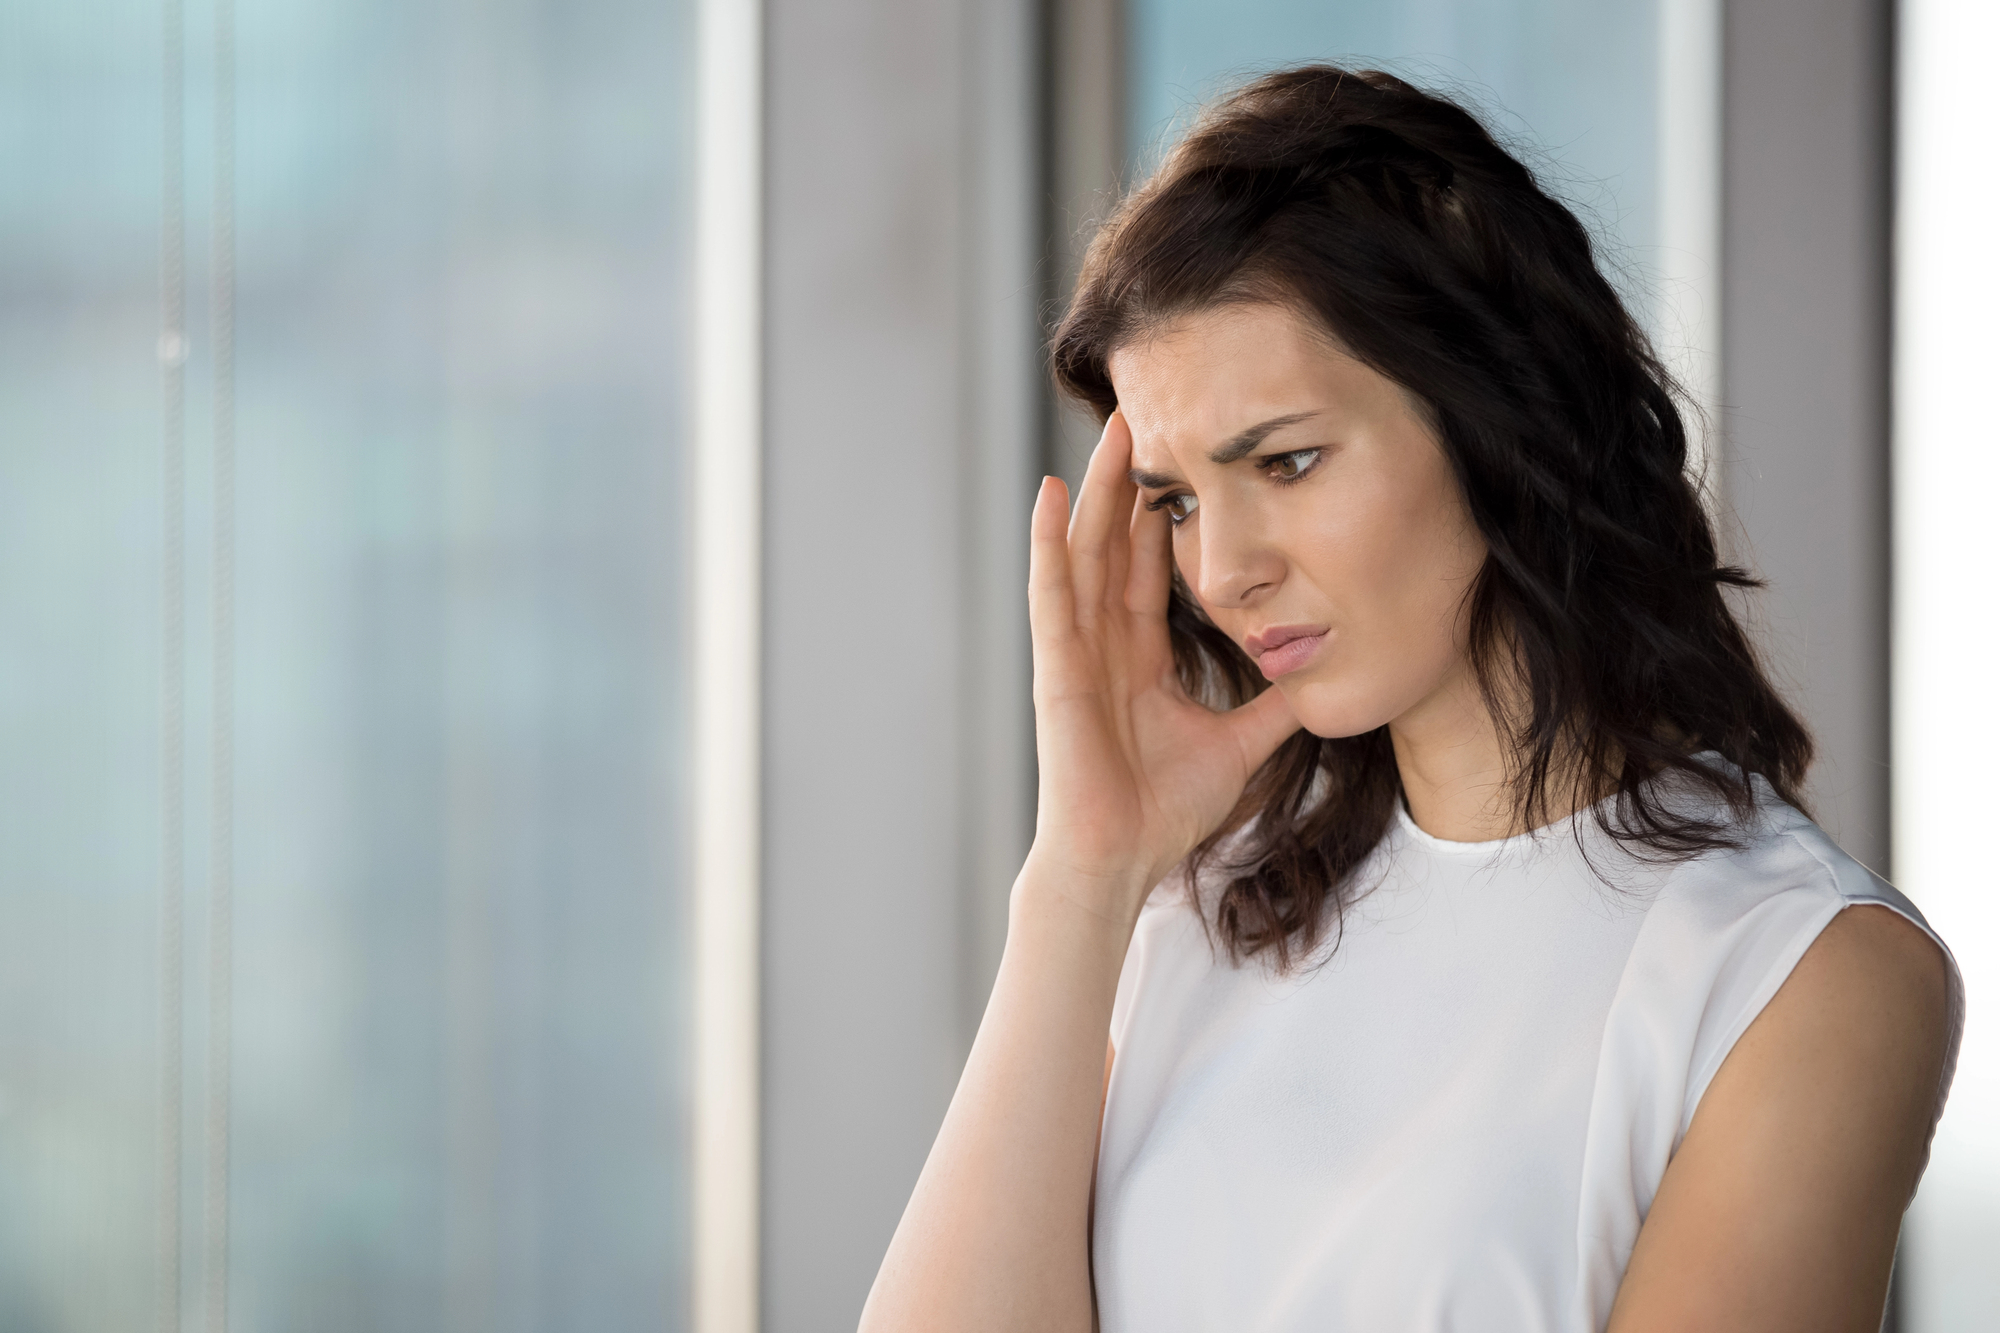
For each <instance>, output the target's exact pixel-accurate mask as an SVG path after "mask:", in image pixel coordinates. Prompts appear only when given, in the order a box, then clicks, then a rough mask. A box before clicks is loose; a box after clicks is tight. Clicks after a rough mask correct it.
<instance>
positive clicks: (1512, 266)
mask: <svg viewBox="0 0 2000 1333" xmlns="http://www.w3.org/2000/svg"><path fill="white" fill-rule="evenodd" d="M1249 302H1276V303H1281V304H1284V305H1287V306H1289V307H1291V308H1293V309H1294V310H1295V311H1297V312H1299V313H1300V314H1301V315H1303V316H1304V317H1306V318H1307V319H1308V320H1309V321H1310V322H1312V323H1314V324H1315V325H1316V326H1317V327H1318V328H1320V329H1321V330H1323V331H1324V332H1326V333H1327V334H1330V335H1331V337H1332V338H1333V340H1334V341H1335V342H1337V343H1338V344H1339V345H1340V346H1341V347H1342V348H1344V349H1345V350H1346V351H1347V352H1349V353H1350V354H1352V355H1353V356H1355V357H1357V358H1358V359H1360V360H1361V361H1362V362H1364V363H1365V364H1367V365H1369V366H1371V367H1372V368H1373V369H1375V370H1376V371H1378V372H1379V373H1381V374H1382V375H1384V376H1386V377H1388V378H1389V379H1391V380H1394V381H1395V382H1396V383H1397V384H1399V385H1401V386H1402V387H1403V388H1404V389H1405V390H1406V391H1407V392H1409V393H1410V394H1412V395H1413V396H1414V397H1415V399H1416V400H1417V401H1418V402H1419V403H1420V404H1421V405H1422V407H1423V409H1424V411H1425V412H1426V414H1427V415H1428V418H1429V421H1430V424H1431V425H1432V427H1433V429H1434V431H1435V433H1436V435H1437V438H1438V440H1439V441H1440V443H1441V444H1442V446H1443V449H1444V452H1445V455H1446V457H1447V458H1448V459H1449V460H1450V464H1451V467H1452V470H1453V472H1454V473H1455V475H1456V477H1457V479H1458V484H1459V486H1460V488H1461V489H1462V491H1463V494H1464V497H1465V501H1466V504H1467V506H1468V507H1469V509H1470V512H1471V515H1472V518H1473V520H1474V522H1476V523H1477V524H1478V526H1479V530H1480V532H1481V533H1483V534H1484V536H1485V538H1486V544H1487V548H1488V552H1489V553H1488V555H1487V558H1486V562H1485V566H1484V568H1483V569H1482V570H1481V571H1480V572H1479V575H1478V576H1477V578H1476V579H1475V580H1474V582H1473V584H1472V586H1471V588H1470V590H1469V593H1468V597H1469V599H1470V605H1469V607H1468V615H1469V625H1470V651H1471V654H1472V660H1473V663H1474V665H1475V666H1476V668H1477V670H1478V675H1479V681H1480V686H1481V689H1482V690H1483V691H1484V693H1485V697H1486V700H1487V703H1488V705H1489V707H1490V708H1492V710H1493V713H1494V716H1495V718H1496V720H1497V721H1498V722H1499V723H1500V725H1501V727H1502V733H1503V735H1505V736H1507V737H1509V739H1510V741H1511V764H1510V767H1511V772H1510V778H1511V790H1512V791H1513V793H1514V798H1515V800H1516V802H1517V807H1518V808H1517V817H1518V819H1519V823H1520V827H1522V828H1535V827H1538V826H1540V825H1543V824H1546V823H1548V822H1549V820H1548V818H1547V816H1548V815H1549V814H1551V813H1552V812H1557V811H1560V810H1563V809H1567V808H1579V807H1582V806H1585V805H1592V806H1593V810H1594V817H1595V819H1596V821H1597V823H1598V825H1599V826H1600V827H1602V828H1603V829H1604V830H1605V831H1606V832H1607V833H1609V834H1611V835H1612V836H1613V837H1615V838H1616V839H1618V840H1619V842H1620V843H1622V844H1623V845H1625V846H1627V847H1629V848H1632V849H1634V850H1635V851H1638V852H1639V853H1640V854H1641V855H1647V856H1651V857H1656V858H1667V859H1678V858H1682V857H1688V856H1693V855H1696V854H1699V853H1701V852H1703V851H1708V850H1711V849H1714V848H1718V847H1727V846H1732V845H1735V842H1736V839H1737V838H1738V837H1739V836H1740V835H1739V833H1738V831H1737V830H1738V829H1739V827H1740V821H1741V819H1742V818H1743V817H1745V816H1747V815H1748V814H1749V812H1750V810H1751V808H1752V806H1753V804H1754V794H1753V791H1752V787H1751V777H1750V775H1752V774H1761V775H1762V776H1763V777H1764V778H1765V780H1767V781H1768V782H1769V783H1770V785H1771V787H1772V788H1773V789H1774V790H1775V791H1776V793H1777V795H1778V796H1779V797H1780V798H1781V799H1783V800H1785V801H1788V802H1790V803H1791V804H1793V805H1800V804H1801V801H1800V792H1799V788H1800V784H1801V782H1802V780H1803V778H1804V775H1805V771H1806V768H1807V766H1808V764H1809V763H1810V762H1811V759H1812V740H1811V738H1810V736H1809V735H1808V734H1807V732H1806V729H1805V727H1804V726H1803V725H1802V724H1801V722H1800V721H1799V719H1798V717H1797V716H1796V715H1794V714H1793V712H1792V711H1791V709H1789V708H1788V707H1787V706H1786V705H1785V703H1784V701H1783V700H1782V699H1781V698H1780V697H1779V695H1778V692H1777V691H1776V690H1775V689H1773V688H1772V686H1771V683H1770V682H1769V680H1767V679H1766V677H1765V674H1764V671H1763V669H1762V667H1761V666H1760V664H1759V662H1758V658H1757V654H1756V652H1755V651H1754V649H1753V648H1752V646H1751V643H1750V641H1749V639H1748V637H1747V636H1746V635H1745V633H1744V631H1743V629H1742V627H1741V625H1739V624H1738V622H1737V620H1736V618H1735V617H1734V616H1733V615H1732V614H1731V612H1730V609H1729V607H1728V605H1727V604H1726V603H1725V601H1724V598H1723V589H1724V588H1725V587H1736V588H1752V587H1757V586H1760V585H1759V583H1758V581H1757V580H1756V579H1754V578H1752V577H1751V576H1750V575H1749V574H1748V573H1746V572H1745V571H1744V570H1742V569H1740V568H1736V567H1733V566H1729V565H1724V564H1721V563H1720V562H1719V561H1718V558H1717V552H1716V540H1715V534H1714V531H1713V529H1712V527H1711V525H1710V522H1709V516H1708V513H1707V511H1706V510H1705V509H1704V508H1703V505H1702V501H1701V496H1700V493H1699V489H1698V485H1697V483H1696V481H1695V480H1694V479H1692V478H1690V476H1689V474H1688V434H1687V428H1686V426H1685V425H1684V423H1683V420H1682V413H1681V404H1682V400H1683V398H1684V395H1683V394H1682V393H1681V391H1680V389H1679V388H1678V386H1677V385H1676V384H1675V383H1674V381H1673V379H1672V377H1671V376H1670V375H1669V374H1668V373H1667V371H1666V369H1665V368H1664V367H1663V366H1662V365H1661V363H1660V360H1659V358H1658V356H1657V355H1656V354H1655V353H1654V351H1653V349H1652V347H1651V345H1650V344H1649V342H1648V340H1647V338H1646V335H1645V334H1644V333H1643V332H1642V331H1641V330H1640V328H1639V326H1638V324H1637V323H1636V322H1635V321H1634V320H1633V318H1632V316H1631V315H1630V314H1629V313H1627V311H1626V310H1625V307H1624V305H1623V304H1622V303H1621V302H1620V300H1619V298H1618V295H1617V293H1616V292H1615V291H1614V290H1613V289H1612V286H1611V284H1610V283H1609V282H1608V281H1606V279H1605V278H1604V276H1603V274H1602V273H1600V272H1599V271H1598V268H1597V265H1596V263H1595V261H1594V259H1593V256H1592V247H1591V241H1590V236H1589V233H1588V232H1587V231H1586V230H1585V228H1584V227H1583V225H1582V224H1581V223H1580V222H1578V220H1577V219H1576V217H1575V216H1574V215H1573V214H1572V213H1571V212H1570V211H1569V209H1567V208H1565V207H1564V206H1563V205H1562V204H1561V203H1559V202H1557V200H1556V199H1555V198H1553V197H1552V196H1551V195H1550V194H1549V193H1547V192H1546V191H1544V190H1543V189H1542V188H1541V187H1540V186H1539V185H1538V184H1537V183H1536V181H1535V178H1534V176H1533V175H1532V174H1531V173H1530V172H1529V171H1528V169H1527V168H1526V167H1524V166H1523V165H1522V164H1521V163H1520V162H1519V161H1517V160H1516V159H1515V158H1514V157H1512V156H1510V155H1509V154H1508V153H1507V152H1506V151H1505V150H1504V149H1502V148H1501V147H1500V146H1499V144H1497V143H1496V142H1495V141H1494V139H1493V137H1492V136H1491V135H1490V134H1488V133H1487V131H1486V130H1485V129H1484V128H1483V127H1482V126H1481V125H1480V123H1479V122H1478V121H1477V120H1475V119H1474V118H1473V117H1472V116H1471V115H1469V114H1467V113H1466V112H1465V111H1464V110H1462V109H1461V108H1459V107H1458V106H1456V105H1454V104H1452V103H1451V102H1448V101H1445V100H1443V99H1442V98H1438V97H1434V96H1430V95H1428V94H1426V93H1423V92H1420V91H1418V90H1417V89H1415V88H1413V87H1411V86H1410V85H1409V84H1407V83H1404V82H1403V81H1402V80H1400V79H1397V78H1394V77H1392V76H1390V75H1387V74H1381V73H1376V72H1373V71H1359V72H1357V71H1351V70H1343V69H1337V68H1334V67H1332V66H1328V65H1310V66H1305V67H1303V68H1297V69H1289V70H1284V71H1281V72H1278V73H1274V74H1270V75H1268V76H1266V77H1263V78H1260V79H1258V80H1256V81H1255V82H1253V83H1251V84H1249V85H1248V86H1247V87H1245V88H1243V89H1241V90H1240V91H1238V92H1236V93H1235V94H1233V95H1231V96H1229V97H1227V98H1225V99H1223V100H1222V101H1220V102H1219V103H1217V104H1216V105H1214V106H1213V107H1211V108H1210V109H1209V110H1208V111H1207V112H1206V113H1205V114H1204V115H1203V116H1202V118H1201V119H1200V120H1199V121H1198V122H1197V123H1196V124H1195V125H1194V127H1193V129H1192V130H1191V131H1190V132H1189V133H1188V134H1187V136H1186V137H1185V138H1184V139H1182V140H1181V142H1180V143H1179V144H1178V146H1176V147H1175V148H1174V149H1173V151H1172V152H1171V153H1170V154H1169V155H1168V157H1167V158H1166V160H1165V162H1164V163H1163V164H1162V165H1161V166H1160V168H1159V170H1158V171H1156V172H1155V173H1154V174H1153V176H1152V177H1151V178H1150V179H1148V180H1146V181H1145V182H1143V183H1142V184H1140V185H1139V186H1137V187H1136V188H1135V189H1134V190H1132V192H1131V193H1130V194H1129V195H1128V196H1127V197H1126V199H1125V200H1124V202H1123V203H1122V204H1121V205H1120V206H1119V208H1118V209H1117V211H1116V212H1115V213H1114V214H1113V215H1112V216H1111V217H1110V219H1109V220H1108V221H1106V222H1105V224H1104V225H1103V227H1102V228H1101V229H1100V230H1099V231H1098V233H1097V235H1096V237H1095V239H1094V241H1093V242H1092V244H1091V246H1090V250H1089V253H1088V256H1087V258H1086V260H1085V262H1084V266H1083V271H1082V275H1081V278H1080V279H1079V282H1078V285H1077V291H1076V295H1075V298H1074V299H1073V301H1072V302H1071V304H1070V307H1069V310H1068V313H1067V314H1066V316H1065V317H1064V318H1063V320H1062V322H1061V324H1060V326H1059V327H1058V328H1057V330H1056V333H1055V335H1054V339H1053V344H1052V348H1051V360H1052V363H1053V371H1054V374H1055V377H1056V380H1057V382H1058V384H1059V386H1060V388H1061V389H1062V390H1063V391H1064V392H1066V393H1067V394H1069V395H1071V396H1072V397H1074V398H1076V399H1079V400H1081V401H1082V402H1083V403H1084V404H1086V405H1088V406H1089V407H1090V408H1091V409H1092V410H1094V411H1095V413H1096V414H1097V416H1098V418H1099V419H1100V420H1102V419H1103V418H1106V417H1108V416H1109V415H1110V413H1111V412H1112V410H1113V409H1114V408H1116V407H1117V404H1118V400H1117V395H1116V393H1115V392H1114V390H1113V388H1112V384H1111V377H1110V374H1109V371H1108V365H1109V361H1110V358H1111V355H1112V353H1113V351H1114V350H1116V349H1117V348H1118V347H1120V346H1121V345H1123V344H1125V343H1126V342H1128V341H1130V340H1131V339H1134V338H1136V337H1140V336H1143V335H1144V334H1145V333H1146V332H1147V331H1148V330H1151V329H1156V328H1158V327H1159V326H1160V325H1161V324H1162V323H1164V322H1166V321H1171V320H1173V319H1175V318H1178V317H1180V316H1184V315H1187V314H1190V313H1193V312H1198V311H1202V310H1208V309H1214V308H1217V307H1220V306H1225V305H1229V304H1237V303H1249ZM1169 625H1170V629H1171V633H1172V636H1173V645H1174V654H1175V659H1176V662H1177V664H1178V666H1179V670H1180V674H1181V678H1182V681H1183V683H1184V684H1185V685H1186V686H1187V688H1188V689H1189V691H1190V692H1191V693H1192V694H1194V695H1195V696H1196V697H1197V698H1200V699H1202V700H1204V701H1205V702H1208V703H1210V704H1212V705H1214V706H1219V707H1226V706H1231V705H1234V704H1236V703H1240V702H1242V701H1243V700H1245V699H1247V698H1249V697H1251V696H1252V695H1254V694H1255V693H1257V692H1258V691H1259V690H1260V689H1261V688H1263V687H1264V682H1263V681H1262V680H1261V679H1260V676H1259V673H1258V672H1257V670H1256V668H1255V667H1254V665H1253V664H1252V663H1251V661H1250V659H1249V658H1248V657H1247V656H1246V655H1245V654H1244V653H1243V651H1242V649H1240V648H1239V647H1238V646H1237V645H1236V643H1235V642H1234V641H1233V640H1232V639H1230V638H1229V636H1228V635H1226V634H1224V633H1223V632H1222V631H1221V630H1219V629H1218V628H1217V627H1216V626H1215V625H1214V624H1213V623H1212V622H1211V621H1210V620H1209V619H1208V618H1207V616H1206V615H1204V614H1203V613H1202V611H1201V609H1200V607H1199V606H1198V605H1197V603H1196V601H1195V599H1194V598H1193V596H1192V595H1191V594H1190V593H1189V591H1188V589H1187V587H1186V585H1185V584H1184V583H1182V582H1181V581H1180V580H1179V578H1178V577H1176V579H1175V586H1174V592H1173V603H1172V608H1171V612H1170V615H1169ZM1703 751H1713V752H1715V753H1717V754H1719V755H1720V756H1721V757H1722V758H1724V759H1726V760H1728V761H1730V762H1729V763H1728V764H1726V765H1725V764H1714V763H1712V762H1709V761H1707V760H1705V759H1703V758H1697V757H1696V756H1697V755H1698V754H1699V753H1700V752H1703ZM1662 777H1669V778H1672V779H1674V780H1673V781H1672V782H1671V783H1662V782H1656V781H1654V779H1657V778H1662ZM1689 783H1691V784H1694V785H1695V786H1696V787H1697V788H1698V789H1705V790H1706V791H1708V792H1710V793H1712V794H1713V795H1715V796H1718V797H1720V798H1721V799H1722V802H1723V803H1724V804H1725V805H1726V814H1727V817H1724V813H1725V812H1720V811H1718V810H1717V807H1716V806H1715V804H1714V803H1712V802H1692V803H1691V802H1687V801H1680V800H1675V801H1669V800H1668V799H1667V796H1666V791H1667V789H1668V788H1669V787H1674V788H1684V787H1685V786H1686V784H1689ZM1400 790H1401V789H1400V783H1399V780H1398V777H1397V770H1396V762H1395V756H1394V754H1393V753H1392V751H1391V748H1390V744H1389V735H1388V728H1387V727H1381V728H1377V729H1376V730H1374V731H1372V732H1368V733H1366V734H1364V735H1359V736H1347V737H1320V736H1315V735H1312V734H1311V733H1308V732H1300V733H1298V734H1297V735H1294V736H1293V737H1292V738H1291V739H1290V740H1289V741H1287V742H1286V743H1285V744H1284V745H1282V746H1281V747H1279V749H1278V751H1277V753H1275V754H1274V755H1273V756H1272V757H1271V759H1270V761H1269V762H1268V763H1266V764H1265V765H1264V766H1263V768H1262V769H1261V770H1260V771H1259V772H1258V773H1257V774H1256V775H1255V776H1254V777H1253V778H1252V779H1251V781H1250V783H1249V786H1248V787H1247V788H1246V790H1245V791H1244V794H1243V799H1242V801H1241V802H1240V803H1239V804H1238V806H1237V807H1236V809H1235V811H1234V812H1233V813H1232V815H1231V816H1230V817H1229V819H1227V820H1226V821H1224V824H1223V825H1222V827H1220V828H1219V829H1217V830H1216V831H1215V832H1214V833H1213V834H1212V835H1211V836H1210V837H1209V838H1208V840H1207V841H1205V842H1204V843H1203V844H1202V845H1201V846H1200V847H1199V848H1198V849H1197V850H1196V852H1195V855H1194V857H1193V858H1192V861H1191V866H1190V872H1191V873H1193V872H1194V871H1199V870H1201V869H1202V867H1203V865H1204V863H1208V862H1217V861H1220V862H1223V863H1225V864H1221V865H1219V866H1218V867H1217V868H1219V869H1221V870H1222V871H1223V872H1225V873H1224V876H1223V880H1222V886H1221V889H1220V893H1219V896H1218V897H1217V898H1216V899H1214V900H1213V901H1214V905H1215V922H1214V924H1215V925H1216V926H1217V927H1218V928H1219V929H1220V931H1221V934H1222V935H1223V938H1224V939H1225V941H1226V942H1227V944H1228V947H1229V950H1230V952H1231V954H1232V955H1233V956H1238V957H1241V956H1245V955H1249V954H1255V953H1257V952H1259V951H1262V950H1265V949H1270V950H1273V951H1274V953H1275V956H1276V958H1277V961H1278V963H1279V965H1280V966H1281V967H1282V966H1286V965H1288V964H1289V962H1290V961H1291V960H1292V959H1293V958H1294V957H1296V956H1299V955H1300V954H1302V953H1306V952H1310V951H1311V950H1312V948H1313V947H1314V946H1315V945H1317V944H1318V943H1319V942H1320V941H1321V939H1322V938H1323V935H1324V933H1325V931H1326V930H1327V929H1328V928H1329V926H1335V927H1337V924H1338V921H1339V916H1340V911H1341V909H1342V908H1343V907H1344V905H1345V904H1346V902H1347V901H1348V899H1349V897H1350V896H1351V887H1352V886H1351V881H1352V880H1353V878H1354V874H1355V871H1356V869H1357V868H1358V867H1359V866H1360V864H1361V862H1362V861H1363V859H1364V858H1365V857H1366V856H1367V855H1368V854H1369V852H1370V851H1371V850H1372V849H1373V848H1374V847H1375V846H1376V844H1377V843H1378V842H1380V840H1381V838H1382V836H1383V834H1384V832H1385V831H1386V830H1387V828H1388V825H1389V822H1390V820H1391V818H1392V817H1393V815H1394V812H1395V803H1396V801H1398V800H1399V799H1400ZM1606 793H1610V794H1611V796H1610V799H1602V798H1604V797H1605V796H1606ZM1704 808H1706V810H1707V811H1708V812H1709V813H1703V812H1702V811H1703V809H1704ZM1578 827H1579V829H1580V828H1581V825H1579V826H1578ZM1225 846H1226V847H1227V848H1228V851H1227V854H1226V855H1219V852H1218V849H1220V848H1223V847H1225ZM1329 906H1331V909H1332V910H1331V911H1329V910H1328V909H1329Z"/></svg>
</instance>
